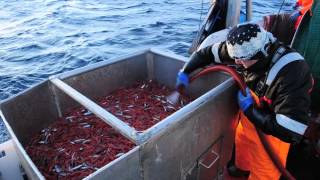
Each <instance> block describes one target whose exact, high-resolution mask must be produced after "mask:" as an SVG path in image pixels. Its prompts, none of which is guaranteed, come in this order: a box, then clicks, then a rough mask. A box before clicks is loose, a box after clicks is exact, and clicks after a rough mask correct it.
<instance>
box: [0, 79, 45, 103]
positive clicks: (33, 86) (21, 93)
mask: <svg viewBox="0 0 320 180" xmlns="http://www.w3.org/2000/svg"><path fill="white" fill-rule="evenodd" d="M47 82H49V81H48V79H44V80H42V81H41V82H38V83H35V84H34V85H32V86H31V87H28V88H27V89H25V90H23V91H21V92H18V93H17V94H14V95H12V96H10V97H8V98H6V99H4V100H0V109H1V104H4V103H7V102H9V101H10V100H12V99H14V98H16V97H18V96H21V95H23V94H24V93H26V92H27V91H30V90H32V89H34V88H36V87H38V86H40V85H42V84H45V83H47Z"/></svg>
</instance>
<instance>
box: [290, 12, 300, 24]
mask: <svg viewBox="0 0 320 180" xmlns="http://www.w3.org/2000/svg"><path fill="white" fill-rule="evenodd" d="M301 15H302V14H301V12H300V11H299V10H295V11H293V13H291V15H290V21H291V22H294V23H295V22H296V21H297V19H298V17H299V16H301Z"/></svg>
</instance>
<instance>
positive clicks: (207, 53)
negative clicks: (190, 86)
mask: <svg viewBox="0 0 320 180" xmlns="http://www.w3.org/2000/svg"><path fill="white" fill-rule="evenodd" d="M216 45H217V46H215V45H213V46H208V47H205V48H203V49H201V50H200V51H196V52H194V53H193V54H192V55H191V57H190V60H189V61H188V62H187V63H186V64H185V65H184V66H183V68H182V71H183V72H184V73H186V74H190V73H192V72H193V71H195V70H196V69H199V68H203V67H205V66H208V65H209V64H216V63H217V61H218V62H219V63H223V64H231V63H233V62H234V61H233V60H232V59H231V58H230V57H229V55H228V51H227V47H226V44H225V42H221V43H219V44H216ZM212 48H217V49H212ZM213 51H217V53H216V56H217V57H215V55H214V54H213Z"/></svg>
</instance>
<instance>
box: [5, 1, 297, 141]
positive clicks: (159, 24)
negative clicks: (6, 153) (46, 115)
mask: <svg viewBox="0 0 320 180" xmlns="http://www.w3.org/2000/svg"><path fill="white" fill-rule="evenodd" d="M294 2H295V0H286V1H285V3H284V6H283V8H282V12H283V11H287V12H288V11H292V6H293V4H294ZM281 4H282V0H263V1H261V0H253V9H254V11H253V19H254V20H258V19H260V18H261V17H262V16H263V15H267V14H276V13H278V11H279V8H280V6H281ZM208 8H209V0H130V1H128V0H109V1H106V0H94V1H93V0H27V1H26V0H1V1H0V100H5V99H7V98H9V97H10V96H13V95H14V94H17V93H19V92H21V91H23V90H25V89H27V88H28V87H31V86H32V85H34V84H36V83H38V82H40V81H42V80H44V79H46V78H48V77H49V76H50V75H54V74H57V73H61V72H65V71H69V70H72V69H75V68H79V67H83V66H86V65H88V64H92V63H96V62H99V61H107V60H108V59H109V58H113V57H117V56H120V55H123V54H129V53H131V52H135V51H139V50H141V49H145V48H150V47H155V48H159V49H161V50H164V51H173V52H174V53H176V54H179V55H183V56H188V53H187V51H188V49H189V47H190V45H191V42H192V40H193V38H194V37H195V35H196V32H197V31H198V30H199V26H200V24H201V20H202V19H203V18H204V17H205V15H206V13H207V11H208ZM8 139H9V136H8V134H7V132H6V130H5V127H4V125H3V123H2V121H1V120H0V143H1V142H3V141H6V140H8Z"/></svg>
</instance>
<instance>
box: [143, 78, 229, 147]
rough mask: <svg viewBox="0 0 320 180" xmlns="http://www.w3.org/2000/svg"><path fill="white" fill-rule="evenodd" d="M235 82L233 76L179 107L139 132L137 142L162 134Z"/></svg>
mask: <svg viewBox="0 0 320 180" xmlns="http://www.w3.org/2000/svg"><path fill="white" fill-rule="evenodd" d="M233 84H234V80H233V79H232V78H229V79H227V80H226V81H225V82H223V83H221V84H219V85H218V86H216V87H215V88H213V89H211V90H210V91H208V92H207V93H205V94H203V95H202V96H200V97H199V98H197V99H196V100H194V101H193V102H191V103H190V104H188V105H186V106H185V107H183V108H181V109H179V110H178V111H176V112H175V113H173V114H171V115H169V116H168V117H166V118H165V119H163V120H162V121H160V122H158V123H157V124H155V125H154V126H152V127H151V128H149V129H147V130H145V131H143V132H142V133H139V135H138V136H137V143H138V144H139V145H140V144H142V143H144V142H146V141H148V140H149V139H150V138H152V137H154V136H155V135H157V134H160V133H161V132H162V131H163V130H165V129H166V128H167V127H169V126H170V125H172V124H174V123H176V122H178V121H180V120H181V119H183V118H184V117H185V116H187V115H188V114H190V113H192V112H193V111H194V110H195V109H196V108H197V107H199V106H201V105H202V104H203V103H205V102H206V101H207V100H208V99H210V98H213V97H215V96H216V95H217V93H218V92H220V90H223V89H226V88H228V87H231V86H232V85H233Z"/></svg>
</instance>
